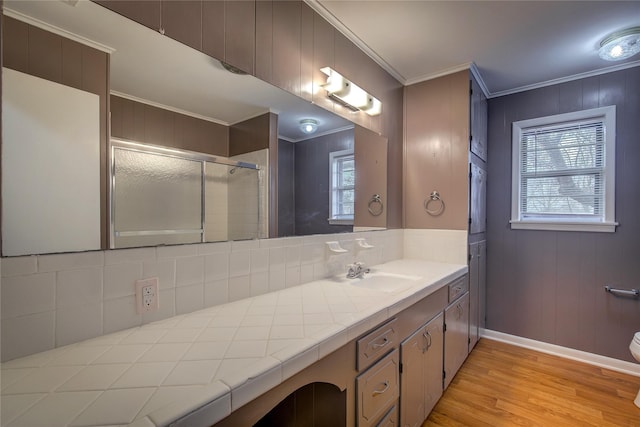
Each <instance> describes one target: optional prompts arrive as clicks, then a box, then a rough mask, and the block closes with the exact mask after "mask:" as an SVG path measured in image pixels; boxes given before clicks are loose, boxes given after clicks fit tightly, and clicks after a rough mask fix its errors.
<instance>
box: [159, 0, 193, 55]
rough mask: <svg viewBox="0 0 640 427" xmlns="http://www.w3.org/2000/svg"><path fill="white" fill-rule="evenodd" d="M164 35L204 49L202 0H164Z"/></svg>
mask: <svg viewBox="0 0 640 427" xmlns="http://www.w3.org/2000/svg"><path fill="white" fill-rule="evenodd" d="M161 28H162V30H163V31H164V35H165V36H167V37H171V38H172V39H174V40H177V41H179V42H180V43H184V44H186V45H187V46H190V47H192V48H194V49H198V50H202V0H162V26H161Z"/></svg>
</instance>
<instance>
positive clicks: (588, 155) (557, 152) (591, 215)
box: [511, 106, 617, 232]
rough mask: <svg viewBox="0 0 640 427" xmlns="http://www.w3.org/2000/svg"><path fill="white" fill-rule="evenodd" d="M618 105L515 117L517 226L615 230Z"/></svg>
mask: <svg viewBox="0 0 640 427" xmlns="http://www.w3.org/2000/svg"><path fill="white" fill-rule="evenodd" d="M615 114H616V110H615V106H610V107H603V108H595V109H592V110H585V111H579V112H575V113H567V114H559V115H555V116H548V117H541V118H538V119H531V120H523V121H519V122H514V123H513V140H512V148H513V151H512V154H513V159H512V162H513V163H512V173H513V174H512V182H511V228H514V229H534V230H565V231H601V232H614V231H615V227H616V225H617V223H616V222H615V200H614V197H615V123H616V119H615Z"/></svg>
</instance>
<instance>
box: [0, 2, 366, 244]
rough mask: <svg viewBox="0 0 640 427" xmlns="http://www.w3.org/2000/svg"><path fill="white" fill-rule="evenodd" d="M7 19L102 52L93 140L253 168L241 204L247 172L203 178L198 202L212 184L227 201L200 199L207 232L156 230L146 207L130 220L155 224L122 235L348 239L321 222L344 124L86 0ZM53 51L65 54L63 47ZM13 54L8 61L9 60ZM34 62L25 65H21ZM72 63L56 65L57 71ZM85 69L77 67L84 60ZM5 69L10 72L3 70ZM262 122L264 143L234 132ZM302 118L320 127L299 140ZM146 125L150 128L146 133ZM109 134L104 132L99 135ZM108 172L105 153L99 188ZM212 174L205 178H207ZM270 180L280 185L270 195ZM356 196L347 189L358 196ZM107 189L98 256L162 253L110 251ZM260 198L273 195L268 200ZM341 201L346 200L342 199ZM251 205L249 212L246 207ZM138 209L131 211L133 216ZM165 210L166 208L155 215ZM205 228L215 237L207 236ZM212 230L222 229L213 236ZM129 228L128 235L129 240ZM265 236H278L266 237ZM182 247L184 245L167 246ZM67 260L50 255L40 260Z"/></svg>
mask: <svg viewBox="0 0 640 427" xmlns="http://www.w3.org/2000/svg"><path fill="white" fill-rule="evenodd" d="M4 11H5V15H7V16H9V17H11V18H12V19H14V20H17V21H22V22H28V23H29V24H30V25H31V26H32V27H33V28H35V27H40V28H43V29H44V30H45V32H49V33H51V32H53V33H56V34H58V35H60V36H61V37H62V38H63V39H65V40H66V39H68V38H72V39H74V40H77V41H80V43H82V44H88V45H90V46H92V47H94V48H95V49H97V50H101V51H102V52H108V54H109V55H108V56H109V59H108V65H109V73H108V74H109V75H108V80H106V77H105V81H98V82H93V83H94V85H97V86H100V85H102V87H103V88H104V87H106V88H108V90H109V93H110V95H109V94H108V95H107V98H110V102H111V111H110V112H111V114H112V117H111V118H110V121H107V119H105V117H108V111H106V110H104V111H103V110H102V107H101V112H100V115H101V123H102V124H104V126H103V127H101V135H102V136H101V138H103V139H104V136H105V135H107V134H111V135H114V136H118V137H119V138H123V139H126V140H130V141H136V142H142V143H145V144H149V145H154V146H164V147H171V148H178V149H183V150H187V151H197V152H200V153H207V154H212V155H214V156H216V157H223V158H227V159H229V160H236V161H244V162H248V163H253V164H256V165H258V166H259V168H260V169H259V171H260V173H259V174H258V175H260V174H261V177H259V176H258V177H256V176H254V178H252V179H253V180H254V181H256V180H257V181H259V184H258V185H255V186H254V185H251V186H247V188H248V187H251V188H252V190H250V191H249V192H250V193H251V194H248V195H247V196H248V197H247V198H246V199H245V198H244V197H240V196H241V195H243V194H245V192H246V190H244V188H245V187H244V186H242V188H243V190H239V188H240V187H238V186H235V182H234V179H238V180H239V179H240V178H242V177H244V175H245V173H242V174H241V173H240V172H241V171H240V170H238V169H236V170H235V171H234V173H233V174H229V173H227V171H225V172H224V173H223V172H220V173H219V176H218V175H216V173H218V172H213V171H214V170H215V169H211V173H210V175H207V176H206V179H205V185H204V192H205V193H207V187H209V189H212V188H213V189H215V188H218V187H216V185H215V184H214V183H217V184H220V183H221V182H225V183H226V184H225V185H226V187H225V190H224V191H226V192H227V200H228V202H229V203H228V209H227V210H216V209H215V208H214V209H213V210H208V209H207V208H206V206H207V205H208V203H207V198H209V197H210V198H212V199H216V200H219V199H221V197H222V196H218V195H215V196H210V195H208V194H205V203H204V204H203V206H205V209H204V210H205V213H204V214H203V216H204V219H202V218H201V222H203V223H204V226H201V227H198V226H197V224H196V222H197V221H195V220H194V221H191V222H186V223H181V222H180V221H177V223H176V224H174V225H170V224H168V223H166V222H165V221H167V218H164V219H159V218H156V217H155V215H156V213H157V212H158V211H159V210H160V208H158V207H156V205H155V204H154V203H149V204H148V205H147V206H145V207H144V209H148V210H147V211H144V212H145V213H144V215H139V218H137V219H136V221H138V222H139V220H140V218H141V217H144V218H152V222H150V223H149V224H140V223H136V225H135V227H134V226H133V224H129V225H127V226H126V227H125V229H123V230H122V232H125V233H126V232H131V231H145V230H146V231H159V230H170V229H171V230H173V229H183V228H182V227H186V228H184V229H186V230H192V229H193V230H204V231H202V232H197V233H194V234H193V235H191V236H190V238H195V239H197V238H198V237H200V238H202V236H204V240H205V241H220V240H238V239H252V238H256V237H265V236H289V235H304V234H317V233H333V232H341V231H351V230H352V225H351V224H335V223H334V224H331V223H330V221H329V219H330V218H332V214H331V212H330V211H329V204H330V203H329V201H330V194H331V192H330V187H331V184H330V172H329V171H330V155H329V153H331V152H335V151H341V150H346V149H351V150H353V144H354V136H353V135H354V132H353V124H352V123H350V122H348V121H347V120H345V119H343V118H340V117H338V116H336V115H334V114H332V113H329V112H327V111H326V110H324V109H321V108H319V107H317V106H315V105H312V104H311V103H309V102H307V101H304V100H302V99H301V98H299V97H296V96H294V95H291V94H289V93H286V92H284V91H282V90H280V89H278V88H275V87H273V86H271V85H269V84H267V83H265V82H262V81H260V80H259V79H257V78H254V77H252V76H249V75H237V74H232V73H230V72H229V71H227V70H225V69H224V68H223V67H222V66H221V65H220V63H219V62H218V61H217V60H214V59H212V58H211V57H209V56H207V55H205V54H203V53H201V52H198V51H196V50H195V49H192V48H189V47H187V46H185V45H183V44H181V43H178V42H176V41H174V40H172V39H170V38H169V37H165V36H163V35H161V34H159V33H158V32H157V31H153V30H151V29H149V28H146V27H144V26H142V25H140V24H137V23H134V22H133V21H130V20H128V19H126V18H124V17H122V16H120V15H118V14H116V13H114V12H111V11H110V10H108V9H106V8H104V7H102V6H100V5H98V4H95V3H93V2H90V1H80V2H78V3H76V4H75V5H71V3H70V2H58V1H50V2H47V1H43V2H35V1H34V2H31V1H12V0H5V1H4ZM5 27H6V25H5ZM36 29H37V28H36ZM21 31H22V30H21ZM37 31H38V34H37V36H38V37H33V38H29V45H33V44H35V43H36V40H37V39H42V34H44V33H45V32H43V31H42V30H39V29H37ZM49 33H47V34H49ZM56 37H58V36H56ZM10 40H11V38H7V37H5V38H4V43H5V57H6V55H7V51H8V49H6V46H7V44H8V43H11V41H10ZM32 42H33V43H32ZM72 43H75V42H72ZM62 45H63V46H67V45H68V43H67V44H65V43H64V42H63V43H62ZM77 45H78V46H80V44H77ZM21 46H22V45H21ZM73 46H75V45H73ZM14 47H15V46H14ZM18 49H22V47H19V48H18ZM42 49H45V50H47V49H49V47H48V45H43V47H42ZM42 49H41V50H40V52H42ZM65 49H66V47H65ZM14 52H15V50H13V51H12V53H11V54H13V53H14ZM69 52H71V51H66V50H65V51H64V52H62V53H60V57H63V55H68V53H69ZM73 52H75V51H73ZM49 53H50V55H48V56H49V57H54V56H55V55H56V54H57V53H55V52H53V51H51V52H49ZM82 55H85V54H84V53H83V54H82ZM41 56H42V55H41ZM33 57H34V56H33V55H32V56H29V58H30V60H32V59H33ZM35 57H37V55H36V56H35ZM69 58H70V57H68V56H64V60H65V61H68V59H69ZM82 60H83V61H84V60H85V57H84V56H83V59H82ZM65 64H67V62H65ZM5 65H6V66H9V65H8V64H7V62H6V61H5ZM85 70H89V71H87V72H89V73H93V74H90V75H89V76H88V77H87V76H84V77H82V78H83V79H84V80H83V81H88V82H90V83H91V82H92V81H91V79H92V78H94V77H95V73H94V72H93V71H91V69H90V68H87V67H85ZM83 72H84V71H83ZM41 77H42V76H41ZM63 77H64V78H67V77H68V76H66V75H65V76H63ZM44 78H49V77H48V76H44ZM86 90H88V89H86ZM101 103H102V104H101V106H104V107H105V108H106V106H108V104H109V101H108V100H105V99H103V97H102V96H101ZM116 104H118V105H120V106H121V107H123V108H124V110H123V111H125V113H123V114H121V115H120V116H118V117H120V118H118V117H116V115H117V114H116V111H115V109H116V107H118V105H116ZM127 109H128V110H127ZM265 114H272V115H274V116H277V120H275V121H273V122H272V123H273V124H274V128H273V129H267V130H266V132H264V135H267V136H265V137H264V138H263V137H262V136H260V137H259V138H256V137H255V134H252V132H251V129H249V132H248V131H247V129H248V126H244V125H243V124H245V123H253V122H252V120H254V118H256V117H260V116H262V115H265ZM309 118H312V119H314V120H315V121H316V122H317V124H318V127H317V130H316V133H315V134H313V135H308V134H305V133H304V132H303V131H302V130H301V129H300V121H301V120H303V119H309ZM152 123H155V125H153V126H152V125H151V124H152ZM276 123H277V124H276ZM156 125H157V126H156ZM106 126H108V127H110V129H103V128H104V127H106ZM118 126H119V127H118ZM243 126H244V127H243ZM275 126H277V128H275ZM116 127H118V128H117V129H116ZM127 132H128V134H127ZM125 134H126V135H125ZM261 135H262V134H261ZM270 138H273V139H270ZM238 140H242V142H238ZM247 141H249V142H247ZM101 143H103V144H104V146H103V152H104V153H107V152H108V150H107V145H106V144H107V142H106V140H105V141H103V142H101ZM109 161H110V159H109V158H108V157H107V154H103V157H102V158H101V163H102V167H103V168H104V171H105V172H104V175H103V177H104V176H106V175H107V173H108V172H107V171H108V169H109V168H108V167H107V166H108V165H110V163H108V162H109ZM356 163H357V162H356ZM224 168H226V169H227V170H228V171H229V172H230V171H231V170H233V167H229V166H224ZM356 168H357V165H356ZM209 170H210V169H209V168H207V167H205V171H209ZM145 173H146V172H145ZM225 173H226V175H225ZM254 175H255V174H254ZM222 177H224V178H222ZM276 177H277V178H276ZM9 179H10V178H9ZM276 179H277V182H278V185H277V186H276V185H274V184H275V182H276ZM3 182H6V180H3ZM237 182H239V181H237ZM207 183H209V185H207ZM357 186H358V184H357V183H356V188H355V191H356V192H357ZM107 187H108V186H107V184H104V186H103V187H102V191H103V194H102V195H101V196H100V198H101V200H103V208H102V215H103V218H102V222H103V241H102V247H103V248H104V247H120V246H121V245H123V246H138V245H155V244H159V243H168V242H166V241H163V242H159V241H157V240H154V239H155V238H152V237H148V236H147V237H145V239H147V240H145V241H136V242H135V243H134V242H131V241H128V240H132V239H131V236H125V235H121V236H120V239H119V240H121V241H122V242H121V243H114V241H115V240H116V239H114V238H113V236H112V235H111V234H112V233H111V230H110V229H109V227H110V225H111V222H112V221H110V220H109V217H108V215H107V214H108V212H109V206H108V203H107V201H108V200H110V196H109V195H108V194H106V189H107ZM269 190H276V192H277V193H278V194H277V197H276V194H274V192H272V193H270V191H269ZM95 191H96V193H99V192H100V189H99V188H96V189H95ZM221 191H223V190H221ZM256 193H257V195H256ZM345 194H348V191H346V192H345ZM131 198H133V197H132V196H131V195H129V196H128V198H125V200H128V199H131ZM249 199H250V200H251V202H247V201H246V200H249ZM345 201H347V200H346V199H345ZM118 203H120V204H122V203H123V201H122V200H120V201H119V202H118V200H116V205H117V204H118ZM189 203H191V202H189ZM247 203H251V204H254V205H256V208H255V210H257V212H258V214H259V218H257V219H256V212H255V211H254V210H252V209H253V208H251V209H249V208H248V207H247V206H248V205H247ZM356 203H357V202H356ZM345 206H347V205H345ZM232 207H233V208H232ZM276 208H277V210H276ZM138 209H140V207H137V208H134V209H132V211H134V212H135V211H137V210H138ZM190 209H191V210H193V211H194V212H196V211H197V210H198V209H197V204H196V206H190ZM233 209H236V210H235V211H234V210H233ZM200 210H201V211H202V210H203V209H202V208H201V209H200ZM169 211H170V210H169V209H167V210H166V211H165V212H164V213H168V212H169ZM241 213H247V215H245V217H251V218H248V219H247V221H246V222H245V223H243V225H239V224H232V219H237V218H240V217H241V216H242V215H241ZM270 214H271V215H270ZM274 220H276V221H275V222H274ZM136 221H134V223H135V222H136ZM218 221H219V222H218ZM214 223H215V225H216V226H213V224H214ZM208 224H209V225H208ZM219 224H223V225H224V226H218V225H219ZM207 225H208V226H207ZM127 227H129V228H136V230H133V229H132V230H128V229H126V228H127ZM162 227H166V228H162ZM193 227H195V228H193ZM203 227H204V228H203ZM270 227H271V228H273V230H278V231H277V232H276V233H273V232H271V230H270ZM105 229H106V230H107V231H106V232H105V231H104V230H105ZM199 233H200V234H199ZM187 234H188V233H187ZM183 237H184V236H183ZM179 242H182V240H178V241H174V242H173V243H179ZM84 249H100V247H98V246H96V247H92V248H84ZM65 250H66V249H64V248H51V249H48V250H47V251H48V252H62V251H65ZM33 253H37V252H33Z"/></svg>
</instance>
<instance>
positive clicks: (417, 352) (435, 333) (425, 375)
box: [400, 313, 443, 427]
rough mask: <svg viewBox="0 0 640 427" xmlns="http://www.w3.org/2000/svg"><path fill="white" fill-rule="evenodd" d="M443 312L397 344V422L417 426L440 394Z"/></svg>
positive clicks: (407, 426)
mask: <svg viewBox="0 0 640 427" xmlns="http://www.w3.org/2000/svg"><path fill="white" fill-rule="evenodd" d="M442 329H443V315H442V313H440V314H439V315H438V316H436V317H435V318H433V319H432V320H430V321H429V322H428V323H427V324H426V325H424V326H422V327H421V328H420V329H418V330H417V331H416V332H414V333H413V334H412V335H411V336H410V337H409V338H407V339H406V340H405V341H404V342H403V343H402V344H401V345H400V360H401V365H402V376H401V378H400V384H401V391H400V396H401V398H400V425H402V426H403V427H404V426H406V427H415V426H417V427H420V426H421V425H422V423H423V422H424V420H425V419H426V418H427V416H428V415H429V412H431V410H432V409H433V407H434V406H435V404H436V403H437V402H438V399H440V397H441V396H442V353H443V331H442Z"/></svg>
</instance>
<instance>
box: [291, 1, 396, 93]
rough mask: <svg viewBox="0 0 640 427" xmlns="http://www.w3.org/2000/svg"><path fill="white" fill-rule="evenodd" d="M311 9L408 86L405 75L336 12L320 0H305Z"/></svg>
mask: <svg viewBox="0 0 640 427" xmlns="http://www.w3.org/2000/svg"><path fill="white" fill-rule="evenodd" d="M303 1H304V2H305V3H306V4H307V5H308V6H309V7H310V8H311V9H313V10H314V11H316V12H317V13H318V14H319V15H320V16H322V17H323V18H324V19H326V20H327V21H328V22H329V23H330V24H331V25H332V26H333V27H334V28H335V29H337V30H338V31H340V33H342V35H344V36H345V37H346V38H347V39H349V40H350V41H351V42H353V44H355V45H356V46H357V47H358V48H360V50H362V51H363V52H364V53H365V54H366V55H367V56H368V57H369V58H371V59H373V61H374V62H375V63H377V64H378V65H379V66H380V67H382V69H384V70H385V71H386V72H387V73H389V74H390V75H391V76H393V78H395V79H396V80H397V81H399V82H400V83H402V85H404V86H406V85H407V83H406V79H405V77H404V76H403V75H402V74H400V73H399V72H398V70H396V69H395V68H393V67H392V66H391V65H390V64H389V63H388V62H386V61H385V60H384V59H382V57H381V56H380V55H378V54H377V53H376V52H375V51H374V50H373V49H371V48H370V47H369V46H368V45H367V44H366V43H365V42H363V41H362V40H361V39H360V38H359V37H358V36H356V35H355V34H354V33H353V31H351V30H350V29H349V27H347V26H346V25H345V24H344V23H342V21H340V20H339V19H338V18H337V17H336V16H335V15H334V14H332V13H331V12H330V11H329V10H328V9H327V8H325V7H324V6H323V5H322V4H321V3H320V2H319V1H318V0H303Z"/></svg>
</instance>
